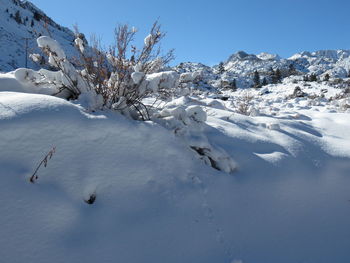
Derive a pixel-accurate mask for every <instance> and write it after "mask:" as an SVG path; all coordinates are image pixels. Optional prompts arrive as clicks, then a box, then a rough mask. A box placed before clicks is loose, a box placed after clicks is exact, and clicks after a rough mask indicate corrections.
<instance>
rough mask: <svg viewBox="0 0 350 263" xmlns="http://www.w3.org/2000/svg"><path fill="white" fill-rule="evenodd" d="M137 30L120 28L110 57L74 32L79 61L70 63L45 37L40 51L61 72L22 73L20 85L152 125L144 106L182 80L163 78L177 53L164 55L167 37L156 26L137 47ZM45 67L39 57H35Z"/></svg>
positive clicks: (174, 75) (171, 74) (170, 75)
mask: <svg viewBox="0 0 350 263" xmlns="http://www.w3.org/2000/svg"><path fill="white" fill-rule="evenodd" d="M136 32H137V30H136V29H135V28H133V27H132V28H130V27H129V26H127V25H120V26H118V27H117V28H116V30H115V44H114V45H112V46H111V47H110V48H109V49H108V50H107V51H106V50H103V49H102V48H101V45H100V43H99V41H97V40H93V41H92V45H91V46H87V42H86V40H85V37H84V36H83V34H80V33H78V31H77V32H76V39H75V42H74V43H75V46H76V47H77V49H78V51H79V54H80V57H79V58H77V59H75V60H74V61H69V60H68V58H67V56H66V54H65V52H64V51H63V49H62V48H61V47H60V45H59V44H58V42H56V41H55V40H53V39H51V38H49V37H47V36H43V37H39V38H38V39H37V43H38V46H39V47H40V48H41V49H42V50H43V52H44V54H45V55H46V56H47V57H48V64H49V65H50V66H51V67H54V68H57V69H58V71H48V70H40V71H38V72H35V71H32V70H29V69H21V70H20V71H19V72H18V73H17V76H18V78H19V80H20V81H21V82H22V83H24V84H27V85H32V86H50V88H51V90H52V92H51V95H58V96H61V97H65V98H71V99H79V101H80V102H81V104H83V105H84V106H85V107H87V108H88V109H89V110H92V111H93V110H97V109H103V108H108V109H113V110H117V111H120V112H122V113H124V114H125V115H127V116H130V117H132V118H136V119H143V120H146V119H149V117H150V116H149V112H148V109H147V107H146V106H145V105H144V104H143V102H142V100H143V99H144V98H145V97H146V96H148V95H150V94H152V93H156V92H160V91H161V90H162V89H167V88H174V87H177V86H178V81H179V77H180V76H179V75H178V74H177V73H176V72H173V71H165V72H160V71H161V70H162V69H163V67H164V66H165V65H166V64H167V63H168V62H169V61H170V60H172V59H173V50H170V51H169V52H168V53H166V54H165V55H161V50H160V46H159V43H160V41H161V40H162V38H163V37H164V36H165V34H164V33H162V32H161V30H160V25H159V24H158V22H155V23H154V24H153V26H152V28H151V31H150V33H149V35H147V37H146V38H145V39H144V45H143V47H142V48H140V49H138V48H137V47H135V46H133V45H132V43H133V41H134V37H135V34H136ZM31 57H32V58H33V59H34V60H36V61H40V62H41V61H42V60H41V58H40V57H39V56H38V55H37V54H33V55H32V56H31Z"/></svg>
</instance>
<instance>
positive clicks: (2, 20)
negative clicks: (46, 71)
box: [0, 0, 77, 72]
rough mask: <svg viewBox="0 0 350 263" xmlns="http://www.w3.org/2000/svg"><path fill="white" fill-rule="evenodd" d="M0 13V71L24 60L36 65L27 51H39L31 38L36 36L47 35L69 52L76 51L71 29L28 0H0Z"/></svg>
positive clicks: (11, 68) (6, 69) (21, 63)
mask: <svg viewBox="0 0 350 263" xmlns="http://www.w3.org/2000/svg"><path fill="white" fill-rule="evenodd" d="M0 14H1V15H0V72H1V71H2V72H7V71H12V70H14V69H16V68H21V67H26V63H27V67H29V68H34V69H38V68H39V66H38V65H37V64H36V63H33V62H32V60H31V59H30V58H29V54H31V53H38V52H39V50H38V48H37V45H36V41H35V40H36V39H37V38H38V37H39V36H51V37H52V38H54V39H56V40H57V41H59V42H60V43H61V45H62V46H63V47H64V49H65V50H66V52H67V54H68V55H69V56H74V55H77V52H76V50H75V48H74V33H73V32H72V31H71V30H70V29H68V28H65V27H62V26H60V25H58V24H57V23H55V22H54V21H53V20H52V19H51V18H49V17H48V16H47V15H46V14H45V13H44V12H43V11H41V10H40V9H38V8H37V7H36V6H34V5H33V4H32V3H30V2H29V1H20V0H0ZM26 57H27V59H26Z"/></svg>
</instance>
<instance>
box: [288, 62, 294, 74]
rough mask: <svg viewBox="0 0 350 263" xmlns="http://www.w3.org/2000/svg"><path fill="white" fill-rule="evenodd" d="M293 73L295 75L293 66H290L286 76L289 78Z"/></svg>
mask: <svg viewBox="0 0 350 263" xmlns="http://www.w3.org/2000/svg"><path fill="white" fill-rule="evenodd" d="M295 73H296V70H295V67H294V64H290V65H289V69H288V75H289V76H291V75H295Z"/></svg>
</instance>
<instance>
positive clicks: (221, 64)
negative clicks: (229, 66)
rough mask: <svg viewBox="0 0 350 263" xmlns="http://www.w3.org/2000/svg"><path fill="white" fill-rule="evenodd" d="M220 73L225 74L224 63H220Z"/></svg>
mask: <svg viewBox="0 0 350 263" xmlns="http://www.w3.org/2000/svg"><path fill="white" fill-rule="evenodd" d="M218 72H219V74H223V73H224V72H225V67H224V63H223V62H220V63H219V67H218Z"/></svg>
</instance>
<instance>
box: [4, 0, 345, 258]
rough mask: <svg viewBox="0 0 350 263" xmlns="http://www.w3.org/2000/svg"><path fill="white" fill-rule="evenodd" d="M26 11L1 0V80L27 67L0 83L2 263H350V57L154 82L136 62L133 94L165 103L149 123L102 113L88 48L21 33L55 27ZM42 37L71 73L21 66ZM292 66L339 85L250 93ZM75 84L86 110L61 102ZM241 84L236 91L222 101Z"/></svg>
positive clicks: (177, 72) (235, 61) (296, 85)
mask: <svg viewBox="0 0 350 263" xmlns="http://www.w3.org/2000/svg"><path fill="white" fill-rule="evenodd" d="M15 2H16V3H17V4H15V3H14V2H13V1H12V0H11V1H10V0H0V12H2V13H3V14H5V15H4V16H1V17H0V30H1V32H2V36H1V38H0V67H1V68H0V70H3V71H9V70H11V69H16V70H15V71H13V72H8V73H0V178H1V184H0V200H1V206H0V258H1V262H14V263H16V262H38V263H44V262H45V263H46V262H52V263H59V262H86V263H90V262H91V263H93V262H128V263H134V262H135V263H136V262H137V263H138V262H167V263H178V262H183V263H187V262H188V263H196V262H198V263H199V262H200V263H212V262H227V263H261V262H268V263H281V262H283V263H295V262H310V263H311V262H317V263H328V262H344V263H345V262H350V254H349V244H350V223H349V217H350V203H349V200H350V192H349V185H350V176H349V175H350V133H349V130H350V97H349V93H347V92H349V90H348V89H347V87H348V84H347V83H346V81H348V79H347V73H348V72H349V69H350V51H347V50H325V51H316V52H302V53H299V54H296V55H294V56H292V57H291V58H289V59H283V58H280V57H279V56H278V55H273V54H269V53H261V54H259V55H254V54H247V53H245V52H243V51H239V52H237V53H236V54H233V55H232V56H231V57H230V58H229V59H228V60H227V61H226V62H225V63H224V67H225V70H226V71H225V72H224V73H223V74H219V73H218V72H217V67H216V66H214V67H208V66H205V65H203V64H200V63H191V62H187V63H181V64H180V65H178V66H177V67H174V68H169V69H166V71H160V72H158V71H157V70H155V71H154V72H153V71H152V74H145V73H143V72H142V69H143V68H144V65H142V64H137V65H135V66H134V67H133V68H131V71H134V72H132V73H131V80H130V83H126V87H128V85H132V84H136V85H140V90H138V92H140V93H139V95H144V94H149V93H150V94H153V95H151V96H148V97H146V98H145V99H143V101H142V103H143V104H144V105H147V106H148V107H149V115H150V117H151V118H150V120H148V121H143V122H141V121H135V120H131V119H130V118H128V116H130V113H129V115H128V114H127V113H126V112H125V111H123V110H118V109H123V108H126V101H127V99H128V98H127V97H123V96H120V97H118V99H117V100H116V102H115V103H114V104H113V105H111V107H110V108H109V109H104V110H102V109H103V107H102V106H101V105H102V104H103V101H102V98H101V96H98V95H97V94H96V93H95V91H94V90H93V89H91V88H90V87H88V86H89V85H88V83H87V82H86V79H84V77H85V78H86V77H87V75H86V74H87V72H86V71H84V70H82V71H77V70H76V69H75V68H74V66H73V65H72V64H71V63H70V62H69V59H68V58H69V57H71V56H72V54H73V53H74V52H73V51H72V49H74V47H73V46H74V44H75V45H76V46H77V47H78V48H79V49H80V51H81V52H84V51H86V50H85V49H88V48H89V47H88V46H87V45H86V46H85V43H84V41H83V40H82V39H80V38H78V39H75V37H74V34H73V33H72V32H71V31H69V30H68V29H65V28H62V27H60V26H59V25H57V24H56V23H54V22H53V21H51V20H49V25H48V26H49V29H50V31H51V32H52V34H53V36H54V38H55V39H57V41H55V40H53V39H52V38H50V37H48V36H45V33H44V32H43V30H44V29H43V28H42V26H41V25H40V24H39V23H36V22H35V25H34V28H31V27H29V25H26V24H17V22H14V20H13V19H10V17H9V15H10V13H11V14H13V13H14V12H16V11H17V10H19V11H20V12H21V14H22V15H25V16H28V17H29V18H32V17H33V16H34V13H35V12H38V13H39V14H41V15H44V13H43V12H42V11H41V10H39V9H37V8H36V7H35V6H34V5H32V4H31V3H29V2H27V1H25V2H22V1H20V2H19V1H15ZM6 8H8V9H9V13H6V12H5V9H6ZM132 30H133V32H135V31H136V29H134V28H133V29H132ZM36 32H40V34H42V35H43V36H42V37H40V38H39V39H38V44H39V46H40V47H42V48H43V49H44V51H45V52H46V53H48V54H49V60H50V62H51V64H52V65H54V66H59V68H60V70H59V71H51V70H47V69H40V70H37V67H36V66H34V64H31V63H29V68H19V66H24V65H23V60H24V50H23V45H22V44H23V43H22V42H21V41H22V40H23V39H22V37H29V38H36V37H38V33H36ZM74 39H75V40H74ZM152 41H153V40H152V36H151V35H149V36H147V37H146V38H145V39H144V43H145V45H146V46H149V45H151V44H152ZM21 43H22V44H21ZM61 47H62V48H61ZM29 48H30V49H33V43H31V42H30V43H29ZM16 49H17V50H20V51H16ZM33 51H35V52H37V50H35V49H33ZM66 54H67V55H66ZM32 57H33V58H34V60H36V61H37V62H40V61H41V59H42V57H41V55H40V54H39V53H34V54H33V55H32ZM108 59H109V60H110V61H111V63H112V64H113V63H114V62H115V61H114V59H115V58H113V57H112V56H109V57H108ZM21 63H22V64H21ZM152 63H153V64H154V65H153V64H152V66H155V68H157V67H156V66H157V64H158V63H159V61H157V60H154V61H152ZM291 64H293V66H295V68H296V69H297V70H298V72H299V73H300V74H301V73H302V72H304V73H308V74H309V73H317V75H319V77H321V79H324V76H325V74H330V76H331V81H321V80H320V81H315V82H305V81H303V78H302V76H301V75H295V76H290V77H286V78H284V79H283V81H282V82H281V83H278V84H268V85H266V86H264V87H263V88H261V89H252V88H249V87H251V84H252V73H253V72H254V71H255V70H258V71H259V72H260V73H261V77H264V76H266V77H268V76H269V75H268V74H269V73H268V72H269V71H270V68H273V69H277V68H279V69H281V70H282V71H283V70H284V71H285V70H288V69H289V66H290V65H291ZM31 68H33V69H31ZM67 76H68V77H69V78H70V79H71V80H74V81H76V82H77V85H76V86H77V87H76V88H78V89H79V90H78V91H79V92H78V93H79V96H77V97H78V98H77V99H76V100H71V101H67V100H66V99H67V98H69V97H70V96H71V95H72V94H71V92H69V91H67V90H63V91H62V87H63V86H67V85H68V86H69V85H70V84H71V83H69V80H68V79H67ZM114 78H116V75H115V74H114V73H113V74H112V76H111V78H110V79H109V84H110V87H111V85H114V82H113V81H114ZM335 78H342V83H341V84H339V83H338V84H337V83H335ZM233 79H235V80H237V86H238V89H237V91H234V90H233V89H223V86H225V85H227V84H229V83H230V82H231V81H232V80H233ZM162 91H165V93H166V94H167V93H168V94H170V95H167V97H164V98H163V97H162V96H160V95H161V94H159V92H162ZM140 97H142V96H140ZM121 113H123V114H124V115H122V114H121ZM52 149H55V152H54V153H53V155H52V158H50V159H49V160H47V163H46V164H47V166H46V165H42V166H41V167H39V166H38V165H39V164H40V163H41V161H42V160H45V156H47V154H48V153H49V152H50V151H52ZM44 164H45V162H44ZM45 166H46V167H45ZM38 167H39V169H38V173H37V176H38V177H37V180H35V182H34V183H32V182H30V178H31V175H33V172H34V171H35V170H36V168H38Z"/></svg>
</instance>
